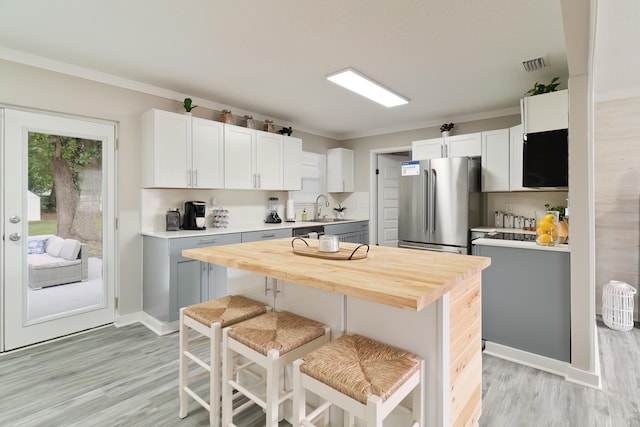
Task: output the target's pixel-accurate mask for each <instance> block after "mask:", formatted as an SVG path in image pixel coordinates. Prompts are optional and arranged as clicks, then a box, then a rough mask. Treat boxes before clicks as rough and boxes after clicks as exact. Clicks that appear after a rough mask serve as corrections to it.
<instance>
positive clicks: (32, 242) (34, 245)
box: [27, 238, 49, 255]
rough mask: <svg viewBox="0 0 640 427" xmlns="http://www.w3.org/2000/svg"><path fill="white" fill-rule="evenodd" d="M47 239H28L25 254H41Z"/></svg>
mask: <svg viewBox="0 0 640 427" xmlns="http://www.w3.org/2000/svg"><path fill="white" fill-rule="evenodd" d="M47 240H49V239H48V238H43V239H29V243H28V246H27V254H29V255H31V254H43V253H44V247H45V245H46V244H47Z"/></svg>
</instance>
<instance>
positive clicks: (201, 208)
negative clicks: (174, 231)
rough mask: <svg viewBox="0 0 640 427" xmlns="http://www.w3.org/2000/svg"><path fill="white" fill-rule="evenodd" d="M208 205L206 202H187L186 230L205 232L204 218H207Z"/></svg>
mask: <svg viewBox="0 0 640 427" xmlns="http://www.w3.org/2000/svg"><path fill="white" fill-rule="evenodd" d="M206 211H207V204H206V203H205V202H197V201H191V202H185V204H184V223H183V226H182V228H183V229H185V230H205V229H206V228H207V227H205V225H204V217H205V216H206Z"/></svg>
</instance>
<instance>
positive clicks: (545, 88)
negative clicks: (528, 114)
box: [527, 77, 560, 96]
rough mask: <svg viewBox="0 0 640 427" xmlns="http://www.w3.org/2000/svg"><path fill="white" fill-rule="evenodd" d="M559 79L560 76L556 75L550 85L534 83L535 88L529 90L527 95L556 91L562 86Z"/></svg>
mask: <svg viewBox="0 0 640 427" xmlns="http://www.w3.org/2000/svg"><path fill="white" fill-rule="evenodd" d="M559 79H560V77H554V78H553V80H551V82H550V83H549V84H548V85H545V84H542V83H538V82H536V84H534V85H533V89H529V90H528V91H527V95H531V96H534V95H540V94H542V93H549V92H555V91H556V88H557V87H558V86H560V82H559V81H558V80H559Z"/></svg>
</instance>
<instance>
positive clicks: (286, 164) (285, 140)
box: [282, 135, 302, 190]
mask: <svg viewBox="0 0 640 427" xmlns="http://www.w3.org/2000/svg"><path fill="white" fill-rule="evenodd" d="M282 154H283V156H282V165H283V170H284V177H283V190H302V139H300V138H295V137H293V136H287V135H284V136H283V137H282Z"/></svg>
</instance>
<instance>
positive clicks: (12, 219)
mask: <svg viewBox="0 0 640 427" xmlns="http://www.w3.org/2000/svg"><path fill="white" fill-rule="evenodd" d="M9 222H10V223H11V224H17V223H19V222H20V217H19V216H18V215H11V216H10V217H9Z"/></svg>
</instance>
